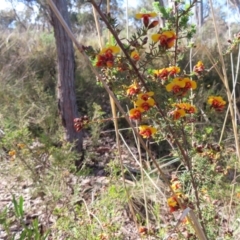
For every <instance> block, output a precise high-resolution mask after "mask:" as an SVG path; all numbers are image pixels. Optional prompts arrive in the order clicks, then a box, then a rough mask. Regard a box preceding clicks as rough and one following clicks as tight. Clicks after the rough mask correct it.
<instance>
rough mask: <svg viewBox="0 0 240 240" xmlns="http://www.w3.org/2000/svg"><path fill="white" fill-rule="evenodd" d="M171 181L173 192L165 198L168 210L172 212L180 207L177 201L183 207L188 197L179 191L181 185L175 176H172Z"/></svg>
mask: <svg viewBox="0 0 240 240" xmlns="http://www.w3.org/2000/svg"><path fill="white" fill-rule="evenodd" d="M171 183H172V184H171V188H172V190H173V191H174V193H175V194H173V195H172V196H171V197H169V198H168V199H167V204H168V206H169V208H170V212H171V213H172V212H175V211H177V210H179V209H180V208H181V207H180V204H179V202H180V203H181V204H182V207H184V208H185V207H186V206H187V202H188V198H187V196H186V195H184V194H183V193H182V192H181V188H182V185H181V182H180V181H179V180H178V178H177V177H175V178H173V179H172V180H171Z"/></svg>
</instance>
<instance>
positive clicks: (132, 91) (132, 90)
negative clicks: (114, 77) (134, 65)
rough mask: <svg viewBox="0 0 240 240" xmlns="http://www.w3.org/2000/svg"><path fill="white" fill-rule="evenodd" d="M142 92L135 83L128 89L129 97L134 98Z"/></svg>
mask: <svg viewBox="0 0 240 240" xmlns="http://www.w3.org/2000/svg"><path fill="white" fill-rule="evenodd" d="M139 92H140V86H139V85H138V84H137V83H136V82H134V83H133V84H131V85H130V86H129V87H128V88H127V95H128V96H133V95H136V94H138V93H139Z"/></svg>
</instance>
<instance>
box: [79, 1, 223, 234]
mask: <svg viewBox="0 0 240 240" xmlns="http://www.w3.org/2000/svg"><path fill="white" fill-rule="evenodd" d="M195 3H196V1H193V3H191V4H190V5H189V6H183V5H181V4H180V3H179V5H178V4H176V6H175V9H174V10H175V12H176V17H174V16H170V15H168V18H167V17H166V18H167V20H168V24H166V26H164V27H160V26H159V21H158V20H151V19H152V18H156V17H157V16H158V14H157V13H155V12H149V13H147V12H144V13H137V14H136V18H137V19H139V20H142V23H143V26H142V27H141V28H139V29H137V31H136V33H135V34H133V35H132V37H131V39H123V40H120V38H119V36H118V31H117V29H116V25H115V24H114V23H115V21H114V19H112V21H111V22H112V25H110V26H109V25H108V28H109V29H110V31H111V33H112V34H113V36H114V38H115V41H114V44H112V45H109V46H106V47H105V48H103V49H102V50H101V51H100V52H96V53H95V59H94V60H93V64H94V65H95V66H96V67H97V68H98V70H99V72H100V73H101V75H102V76H103V79H104V80H106V82H107V83H109V84H110V85H111V88H112V90H113V92H115V93H118V95H120V96H121V97H122V98H124V97H127V98H128V99H129V101H130V104H131V108H130V110H129V111H128V114H127V115H128V118H129V119H131V120H132V121H136V122H137V123H138V124H139V126H138V127H137V130H138V137H139V138H141V137H142V138H144V139H152V140H155V141H156V142H158V141H160V140H161V139H165V140H166V141H167V142H168V143H169V145H170V146H171V147H172V149H173V150H172V154H174V155H177V156H178V157H179V159H181V164H182V165H183V166H184V168H185V173H186V176H187V179H188V185H191V187H189V189H191V190H193V191H192V192H193V193H192V196H191V201H190V199H189V198H190V197H189V198H188V197H187V194H186V189H184V188H182V185H183V184H182V183H184V181H183V182H181V181H180V180H179V179H177V180H174V181H172V182H170V183H168V186H169V188H170V190H171V191H170V193H169V197H168V199H167V205H168V207H169V208H170V210H169V211H170V212H171V213H173V212H176V211H180V210H184V209H185V208H187V207H191V208H192V209H194V210H196V212H197V214H198V218H199V220H200V222H201V227H202V230H203V232H204V233H205V234H206V229H205V224H206V221H205V219H204V216H203V210H202V207H201V202H200V198H201V196H202V195H201V194H202V193H201V191H200V190H199V187H198V185H199V184H200V185H201V184H203V183H204V180H202V178H201V174H199V172H198V169H197V168H196V164H195V165H194V163H195V158H196V156H201V157H202V158H204V159H205V160H209V159H211V160H212V159H215V162H216V161H217V158H218V157H217V156H219V154H218V153H219V152H221V149H220V148H217V149H214V148H213V147H212V148H210V149H208V150H206V151H205V147H203V146H202V145H198V144H195V143H194V142H195V141H198V140H200V141H202V140H203V139H204V138H203V137H202V136H199V135H200V134H198V133H197V130H196V129H197V127H195V125H194V123H195V122H197V121H199V118H200V117H202V116H201V113H202V112H203V110H202V109H201V111H199V109H198V99H197V97H196V96H197V94H198V87H199V86H201V82H199V81H200V80H199V79H200V78H199V76H201V75H202V74H203V73H204V71H205V66H204V64H203V62H202V61H198V62H197V63H196V65H195V66H194V67H193V69H192V70H191V71H189V72H187V71H186V70H182V69H181V68H180V64H181V56H180V55H181V54H180V53H181V50H180V44H181V43H180V39H181V41H182V39H188V40H189V39H190V38H191V37H192V35H193V34H194V32H195V29H194V28H193V27H192V26H189V24H188V19H189V16H190V10H191V9H192V8H193V6H194V4H195ZM184 7H185V8H184ZM158 11H159V12H158V13H162V15H164V16H165V15H167V12H166V9H165V10H163V9H161V8H159V9H158ZM108 24H109V23H108ZM150 29H151V32H150V31H149V30H150ZM152 32H154V33H152ZM164 57H167V59H168V60H169V61H168V63H167V64H165V65H164V66H163V65H162V63H160V61H157V60H159V59H161V58H162V59H163V58H164ZM156 62H157V63H156ZM163 62H164V61H163ZM160 65H161V66H160ZM126 86H127V87H126ZM119 93H120V94H119ZM204 102H205V103H207V104H208V105H209V106H210V108H209V109H208V110H210V111H209V112H211V110H215V114H221V112H223V111H224V109H225V107H226V104H227V103H226V101H225V100H223V97H221V96H209V97H208V98H205V99H204ZM204 110H205V109H204ZM204 114H205V113H204ZM76 123H78V124H79V121H77V122H76V121H75V124H76ZM87 123H89V122H87ZM90 123H91V122H90ZM76 125H77V124H76ZM81 127H82V125H81ZM79 129H80V128H78V129H77V130H79ZM190 129H191V130H190ZM204 141H205V139H204ZM206 141H207V140H206ZM200 146H201V147H200ZM213 162H214V161H209V162H208V164H209V165H211V164H213ZM154 163H155V162H154ZM155 164H156V165H157V163H155ZM157 168H159V166H158V165H157ZM160 174H162V173H161V171H160ZM183 175H184V174H183Z"/></svg>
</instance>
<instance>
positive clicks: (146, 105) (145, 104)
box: [134, 98, 155, 112]
mask: <svg viewBox="0 0 240 240" xmlns="http://www.w3.org/2000/svg"><path fill="white" fill-rule="evenodd" d="M134 103H135V105H136V107H138V108H140V109H142V110H143V111H144V112H146V111H148V110H149V109H150V108H152V107H153V106H154V105H155V101H154V99H153V98H148V99H147V100H143V99H141V98H139V99H137V101H136V102H134Z"/></svg>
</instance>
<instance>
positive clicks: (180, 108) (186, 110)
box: [170, 103, 197, 120]
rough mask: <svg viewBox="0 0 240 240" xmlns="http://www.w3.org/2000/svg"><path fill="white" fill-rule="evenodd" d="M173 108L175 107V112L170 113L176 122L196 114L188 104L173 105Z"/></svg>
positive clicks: (195, 110) (193, 107) (193, 108)
mask: <svg viewBox="0 0 240 240" xmlns="http://www.w3.org/2000/svg"><path fill="white" fill-rule="evenodd" d="M173 106H174V107H176V109H175V110H173V111H172V112H170V115H172V117H173V120H178V119H179V118H181V117H184V116H186V114H193V113H196V112H197V109H196V107H195V106H193V105H191V104H190V103H174V104H173Z"/></svg>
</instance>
